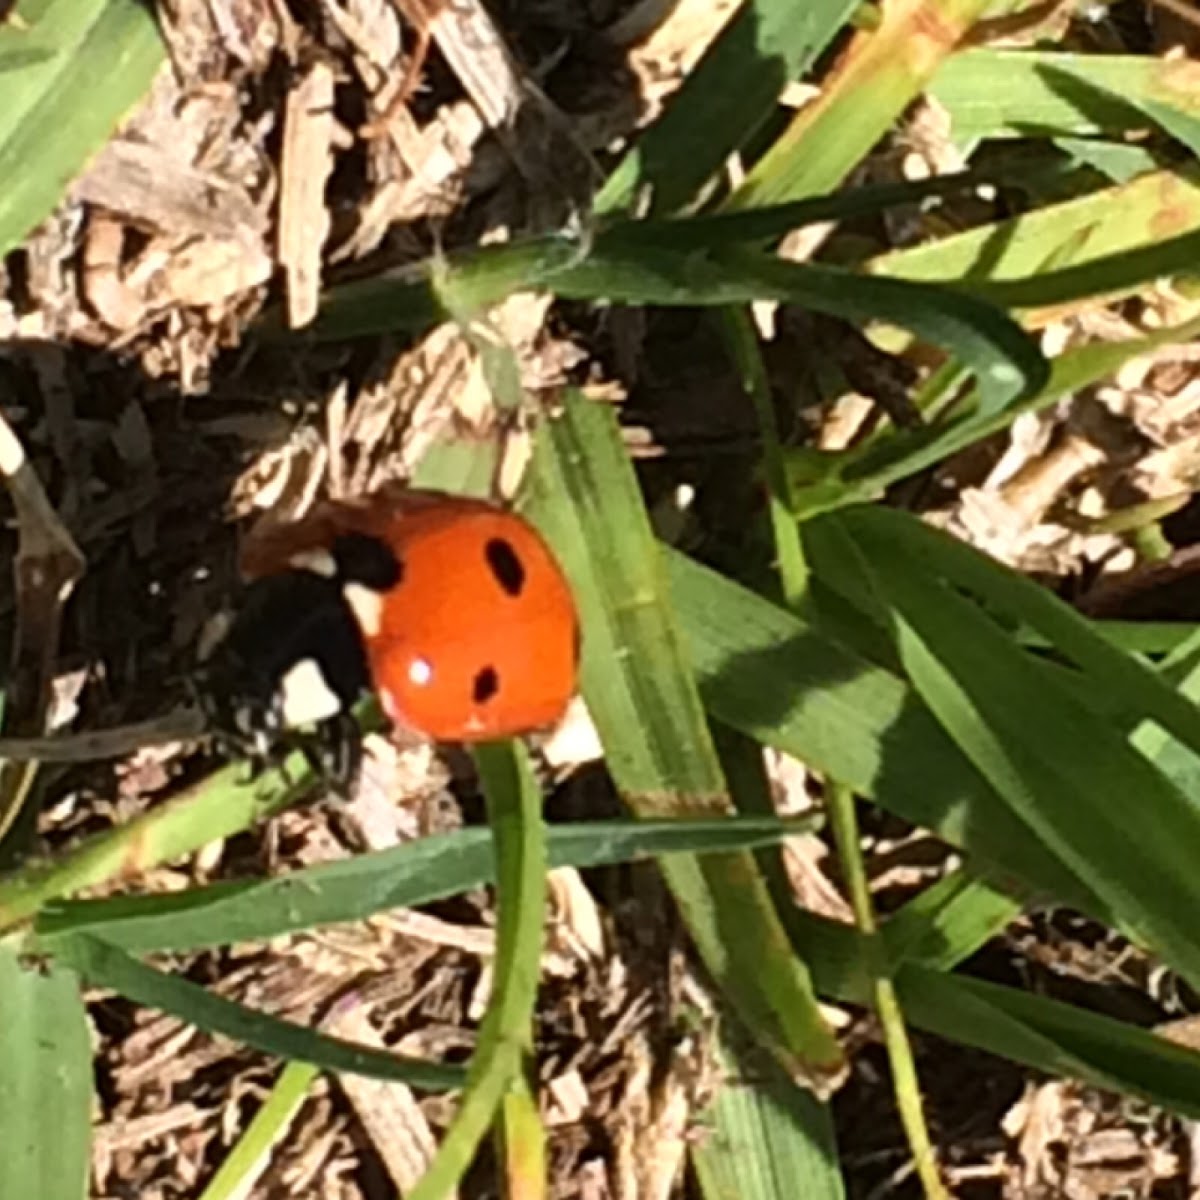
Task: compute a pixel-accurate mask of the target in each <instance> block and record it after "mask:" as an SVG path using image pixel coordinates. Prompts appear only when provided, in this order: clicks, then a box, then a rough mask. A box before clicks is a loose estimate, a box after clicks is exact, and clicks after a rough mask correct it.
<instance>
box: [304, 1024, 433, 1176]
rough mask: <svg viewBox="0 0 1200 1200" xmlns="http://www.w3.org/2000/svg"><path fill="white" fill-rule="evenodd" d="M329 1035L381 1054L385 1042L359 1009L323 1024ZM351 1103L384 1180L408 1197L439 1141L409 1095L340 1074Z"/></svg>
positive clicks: (400, 1088) (396, 1086)
mask: <svg viewBox="0 0 1200 1200" xmlns="http://www.w3.org/2000/svg"><path fill="white" fill-rule="evenodd" d="M326 1028H327V1030H328V1032H330V1033H332V1034H334V1035H336V1036H338V1037H343V1038H348V1039H350V1040H351V1041H355V1042H358V1043H360V1044H362V1045H365V1046H373V1047H375V1048H376V1049H380V1050H382V1049H385V1045H384V1042H383V1039H382V1038H381V1037H380V1036H379V1033H378V1031H377V1030H376V1029H375V1028H374V1026H373V1025H372V1024H371V1021H370V1017H369V1014H368V1012H367V1011H366V1009H365V1008H364V1007H363V1006H361V1005H354V1006H351V1007H347V1008H346V1009H344V1010H343V1011H341V1012H339V1013H337V1014H336V1015H334V1016H333V1017H332V1018H331V1019H330V1020H329V1021H328V1022H327V1025H326ZM338 1083H339V1085H340V1086H341V1089H342V1091H343V1092H344V1093H345V1095H346V1098H347V1099H348V1100H349V1101H350V1104H351V1106H352V1107H353V1108H354V1111H355V1113H356V1114H357V1116H358V1120H359V1122H360V1123H361V1125H362V1127H363V1130H364V1131H365V1133H366V1135H367V1137H369V1138H370V1140H371V1144H372V1145H373V1146H374V1147H375V1150H376V1152H377V1153H378V1154H379V1157H380V1160H381V1161H382V1163H383V1165H384V1168H385V1169H386V1170H387V1173H388V1177H389V1178H390V1179H391V1181H392V1182H393V1183H394V1184H395V1185H396V1188H397V1189H398V1190H399V1192H400V1194H401V1195H406V1194H407V1193H408V1191H409V1190H410V1189H411V1188H412V1187H413V1185H414V1184H415V1183H416V1182H417V1180H418V1179H420V1177H421V1175H422V1174H423V1173H424V1172H425V1170H426V1169H427V1168H428V1166H429V1164H430V1163H431V1162H432V1161H433V1156H434V1154H435V1152H436V1151H437V1142H436V1140H435V1138H434V1136H433V1131H432V1130H431V1129H430V1127H429V1122H428V1121H427V1120H426V1119H425V1114H424V1113H423V1112H422V1111H421V1107H420V1105H419V1104H418V1103H417V1101H416V1098H415V1097H414V1095H413V1093H412V1090H411V1089H410V1088H408V1087H406V1086H405V1085H404V1084H402V1083H387V1082H385V1081H383V1080H378V1079H367V1078H366V1077H364V1076H361V1075H345V1074H343V1075H339V1076H338Z"/></svg>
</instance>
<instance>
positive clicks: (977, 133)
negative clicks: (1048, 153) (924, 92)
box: [930, 49, 1200, 152]
mask: <svg viewBox="0 0 1200 1200" xmlns="http://www.w3.org/2000/svg"><path fill="white" fill-rule="evenodd" d="M930 94H931V95H932V96H933V98H934V99H935V100H937V101H938V103H939V104H941V105H942V106H943V107H945V109H946V110H947V111H948V112H949V113H950V120H951V126H952V129H953V132H954V137H955V139H956V140H958V141H959V142H973V141H976V140H977V139H979V138H995V137H1007V138H1028V137H1031V136H1037V135H1041V136H1043V137H1044V136H1050V135H1069V136H1072V137H1086V136H1094V135H1096V134H1107V135H1113V134H1122V133H1133V132H1135V131H1138V130H1142V129H1144V128H1145V127H1146V117H1147V116H1150V117H1151V119H1152V120H1154V121H1156V122H1158V123H1160V124H1163V126H1164V128H1167V131H1168V132H1173V131H1172V130H1171V129H1170V128H1169V124H1170V123H1171V122H1172V121H1174V120H1178V119H1180V118H1184V119H1190V120H1193V121H1194V120H1196V119H1198V118H1200V99H1197V91H1196V82H1195V65H1194V63H1192V62H1190V61H1188V60H1187V59H1177V60H1174V61H1171V60H1167V59H1163V58H1160V57H1158V56H1155V55H1150V54H1146V55H1141V54H1076V53H1064V52H1062V51H1052V50H989V49H974V50H965V51H963V52H962V53H960V54H955V55H953V56H952V57H951V58H949V59H947V61H946V62H944V63H943V64H942V66H941V69H940V70H939V71H938V73H937V76H936V77H935V78H934V81H933V84H932V86H931V88H930ZM1155 109H1160V110H1161V111H1160V112H1159V114H1158V115H1157V116H1156V115H1154V111H1153V110H1155ZM1160 118H1161V119H1160ZM1184 140H1185V141H1186V140H1187V139H1186V138H1185V139H1184ZM1193 152H1194V150H1193Z"/></svg>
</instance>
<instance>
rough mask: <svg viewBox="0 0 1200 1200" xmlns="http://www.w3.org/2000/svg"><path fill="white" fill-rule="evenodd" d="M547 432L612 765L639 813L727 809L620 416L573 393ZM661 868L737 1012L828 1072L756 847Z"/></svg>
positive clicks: (552, 522)
mask: <svg viewBox="0 0 1200 1200" xmlns="http://www.w3.org/2000/svg"><path fill="white" fill-rule="evenodd" d="M543 434H544V436H543V439H542V441H541V442H540V444H539V446H538V448H537V451H536V453H535V459H534V471H533V472H532V480H533V491H532V495H531V501H532V508H533V511H534V513H535V514H536V517H537V521H538V525H539V526H540V527H541V529H542V530H543V531H544V532H545V533H546V535H547V537H548V538H549V540H550V541H551V543H552V544H553V546H554V547H555V550H556V552H557V553H558V555H559V558H560V561H561V562H562V563H563V565H564V568H565V569H566V571H567V573H568V575H569V577H570V578H571V581H572V584H573V588H574V591H575V595H576V600H577V603H578V605H579V609H580V617H581V622H582V625H583V628H584V629H585V630H586V631H587V633H586V636H585V638H584V646H583V670H582V682H583V690H584V694H585V696H586V698H587V702H588V707H589V709H590V710H591V713H592V716H593V718H594V720H595V722H596V727H597V729H598V730H599V732H600V736H601V739H602V741H603V742H604V747H605V752H606V756H607V761H608V765H609V769H610V770H611V772H612V774H613V778H614V779H615V781H616V783H617V786H618V788H619V789H620V790H621V793H622V795H623V797H624V798H625V800H626V802H627V803H628V804H629V805H630V807H631V808H633V809H634V811H636V812H637V813H638V814H639V815H643V816H668V815H674V816H678V817H688V816H712V815H714V814H724V813H727V812H728V811H729V800H728V796H727V792H726V786H725V780H724V777H723V775H722V773H721V769H720V764H719V761H718V759H717V755H716V751H715V749H714V747H713V743H712V739H711V737H710V735H709V732H708V727H707V724H706V722H705V718H704V713H703V711H702V708H701V705H700V698H699V696H698V694H697V692H696V689H695V684H694V682H693V680H692V678H691V672H690V670H689V667H688V664H687V660H686V656H685V653H684V647H683V643H682V640H681V635H680V631H679V628H678V626H677V625H676V623H675V618H674V615H673V612H672V607H671V604H670V599H669V596H668V592H667V582H666V578H665V576H664V573H663V569H662V562H661V558H660V553H659V550H658V547H657V543H656V542H655V541H654V538H653V535H652V533H651V531H650V526H649V521H648V519H647V517H646V513H645V509H644V508H643V506H642V500H641V496H640V493H639V491H638V487H637V482H636V479H635V478H634V475H633V471H632V468H631V466H630V464H629V461H628V458H627V456H626V454H625V450H624V447H623V445H622V443H621V438H620V433H619V430H618V428H617V423H616V420H615V418H614V417H613V415H612V413H611V412H609V411H607V410H605V409H603V408H602V407H600V406H598V405H592V404H589V403H588V402H586V401H584V400H582V399H581V398H580V397H578V396H576V395H574V394H571V395H570V396H569V397H568V399H567V405H566V415H565V417H564V418H563V419H561V420H559V421H557V422H554V423H553V424H552V425H551V426H549V427H548V428H547V429H544V430H543ZM662 869H663V873H664V875H665V876H666V878H667V881H668V883H669V884H670V886H671V888H672V891H673V893H674V895H675V897H676V899H677V901H678V903H679V906H680V909H681V911H682V913H683V917H684V920H685V922H686V924H687V926H688V929H689V931H690V932H691V934H692V937H693V938H694V939H695V941H696V945H697V948H698V949H699V951H700V954H701V956H702V957H703V959H704V961H705V963H706V965H707V966H708V969H709V970H710V971H711V972H712V974H713V976H714V978H715V979H716V980H717V983H718V985H719V986H720V987H721V988H722V989H723V991H724V992H725V994H726V996H727V997H728V998H729V1000H730V1003H731V1004H732V1005H733V1007H734V1009H735V1011H737V1012H738V1014H739V1015H740V1016H741V1018H742V1019H743V1020H744V1021H745V1022H746V1024H747V1025H748V1026H749V1027H750V1028H751V1029H752V1031H753V1032H754V1034H755V1036H756V1037H757V1038H758V1039H760V1041H761V1042H762V1044H763V1045H764V1046H766V1047H767V1048H768V1049H770V1051H771V1052H772V1053H773V1054H775V1055H776V1056H778V1058H779V1060H780V1061H781V1062H782V1063H783V1065H784V1067H785V1069H786V1070H788V1071H789V1073H791V1074H793V1075H805V1074H807V1075H810V1076H811V1077H812V1078H813V1080H814V1082H815V1083H816V1085H817V1086H821V1085H822V1084H825V1085H827V1084H828V1082H829V1080H830V1078H832V1077H834V1076H836V1075H837V1074H838V1073H839V1072H840V1070H841V1066H842V1062H841V1050H840V1048H839V1047H838V1045H837V1041H836V1039H835V1038H833V1036H832V1035H831V1034H830V1032H829V1030H828V1028H827V1027H826V1025H825V1023H824V1020H823V1018H822V1017H821V1016H820V1013H819V1010H818V1008H817V1005H816V1000H815V997H814V996H813V994H812V991H811V988H810V986H809V980H808V975H807V971H806V970H805V968H804V966H803V964H802V963H801V962H800V961H799V960H798V959H797V958H795V956H794V955H793V954H792V953H791V952H790V949H789V947H788V946H787V940H786V937H785V935H784V931H783V928H782V927H781V925H780V923H779V918H778V916H777V914H776V912H775V910H774V908H773V907H772V905H771V902H770V898H769V895H768V893H767V889H766V886H765V884H764V882H763V879H762V877H761V875H760V874H759V873H758V871H757V868H756V865H755V863H754V860H753V858H752V857H751V856H750V855H749V854H746V853H739V854H726V855H719V856H712V857H709V858H706V859H703V860H700V859H697V858H696V857H694V856H691V855H686V856H685V855H678V856H674V857H672V858H671V859H668V860H666V861H664V862H663V864H662Z"/></svg>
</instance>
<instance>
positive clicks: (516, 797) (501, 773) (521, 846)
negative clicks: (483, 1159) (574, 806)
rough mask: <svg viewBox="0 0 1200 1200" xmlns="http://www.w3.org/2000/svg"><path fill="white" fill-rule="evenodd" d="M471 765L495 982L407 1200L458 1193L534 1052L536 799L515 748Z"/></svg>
mask: <svg viewBox="0 0 1200 1200" xmlns="http://www.w3.org/2000/svg"><path fill="white" fill-rule="evenodd" d="M475 762H476V765H477V767H478V768H479V773H480V777H481V779H482V780H483V783H484V790H485V792H486V794H487V801H488V816H489V818H490V820H491V823H492V828H493V830H494V831H495V835H496V857H497V860H498V864H497V865H498V870H497V875H498V881H497V905H498V907H499V918H498V921H497V931H496V957H495V979H494V982H493V984H492V994H491V997H490V998H489V1000H488V1007H487V1012H485V1013H484V1015H483V1021H482V1022H481V1024H480V1027H479V1040H478V1042H477V1043H476V1046H475V1052H474V1054H472V1055H471V1065H470V1068H469V1070H468V1072H467V1085H466V1088H465V1089H464V1090H463V1094H462V1100H461V1101H460V1103H459V1107H458V1112H457V1113H456V1114H455V1116H454V1120H453V1121H452V1122H451V1125H450V1128H449V1129H448V1130H447V1131H446V1134H445V1136H444V1137H443V1138H442V1142H441V1145H440V1146H439V1147H438V1150H437V1153H436V1154H435V1155H434V1159H433V1162H432V1163H430V1164H429V1169H428V1170H427V1171H426V1172H425V1174H424V1175H422V1176H421V1178H420V1180H418V1182H417V1184H416V1186H415V1187H414V1188H413V1189H412V1191H411V1192H410V1193H409V1200H442V1197H445V1196H450V1195H452V1194H456V1193H457V1189H458V1186H459V1183H460V1181H461V1180H462V1177H463V1176H464V1175H465V1174H466V1171H467V1168H468V1167H470V1165H471V1161H472V1160H473V1159H474V1157H475V1152H476V1150H477V1149H478V1147H479V1143H480V1142H481V1141H482V1140H483V1136H484V1134H486V1133H487V1130H488V1127H489V1126H490V1125H491V1123H492V1121H493V1119H494V1118H495V1116H496V1114H497V1113H498V1111H499V1109H500V1106H501V1104H502V1102H503V1100H504V1097H505V1094H506V1093H508V1092H509V1091H510V1090H511V1089H513V1088H514V1087H519V1084H520V1076H521V1072H522V1070H523V1069H524V1063H525V1058H526V1055H528V1054H529V1053H530V1051H531V1050H532V1045H533V1010H534V1005H535V1004H536V1002H537V987H538V978H539V975H540V970H541V953H542V926H543V923H544V920H545V895H546V880H545V845H544V842H543V838H542V809H541V805H542V795H541V792H540V790H539V789H538V786H537V783H536V782H535V780H534V778H533V774H532V772H531V771H530V767H529V760H528V757H527V756H526V754H525V751H524V749H523V748H522V749H518V747H517V745H516V743H513V742H501V743H495V744H489V745H482V746H479V747H477V748H476V750H475ZM540 1183H541V1181H540V1180H539V1181H531V1184H540Z"/></svg>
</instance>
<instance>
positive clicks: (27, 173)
mask: <svg viewBox="0 0 1200 1200" xmlns="http://www.w3.org/2000/svg"><path fill="white" fill-rule="evenodd" d="M162 61H163V46H162V42H161V40H160V38H159V34H158V27H157V25H156V24H155V21H154V14H153V11H152V10H151V8H150V7H149V6H148V5H146V4H142V3H139V0H21V3H19V4H18V5H17V7H16V9H15V10H14V12H13V13H12V14H10V16H9V19H8V21H7V22H2V21H0V94H3V96H4V103H3V104H2V105H0V179H2V180H3V181H4V186H3V187H2V188H0V255H3V254H6V253H7V252H8V251H9V250H11V249H12V248H13V247H14V246H16V245H17V244H18V243H19V242H20V241H21V239H22V238H23V237H24V236H25V235H26V233H28V232H29V230H30V229H32V228H33V227H34V226H35V225H36V224H37V223H38V222H39V221H41V220H43V219H44V218H45V217H46V216H47V215H48V214H49V213H50V211H51V210H52V209H53V208H54V206H55V205H56V204H58V202H59V201H60V200H61V199H62V196H63V193H64V192H65V191H66V188H67V185H68V184H69V183H70V182H71V180H72V179H73V178H74V177H75V175H76V174H77V173H78V172H79V171H80V170H81V169H82V168H83V166H84V164H85V163H86V162H87V160H88V158H89V157H91V155H93V154H94V153H95V152H96V151H97V150H99V149H100V148H101V147H102V146H103V145H104V143H105V142H106V141H107V140H108V138H109V137H110V136H111V134H112V132H113V130H114V129H115V128H116V126H117V123H118V122H119V121H120V120H121V118H122V117H123V116H124V115H125V114H126V113H127V112H128V111H129V109H130V108H131V107H132V106H133V105H134V104H135V103H136V102H137V101H138V100H139V99H140V98H141V97H142V96H143V95H144V93H145V92H146V91H147V89H148V88H149V87H150V83H151V81H152V80H153V78H154V75H155V72H156V71H157V70H158V68H159V66H160V65H161V63H162ZM81 89H86V101H85V102H81Z"/></svg>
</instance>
